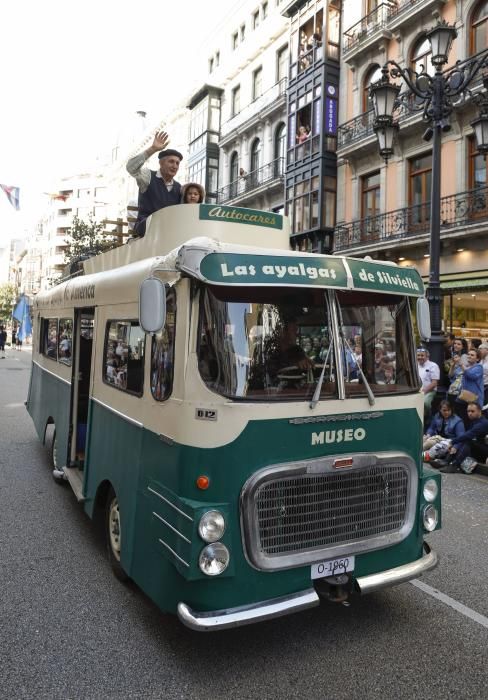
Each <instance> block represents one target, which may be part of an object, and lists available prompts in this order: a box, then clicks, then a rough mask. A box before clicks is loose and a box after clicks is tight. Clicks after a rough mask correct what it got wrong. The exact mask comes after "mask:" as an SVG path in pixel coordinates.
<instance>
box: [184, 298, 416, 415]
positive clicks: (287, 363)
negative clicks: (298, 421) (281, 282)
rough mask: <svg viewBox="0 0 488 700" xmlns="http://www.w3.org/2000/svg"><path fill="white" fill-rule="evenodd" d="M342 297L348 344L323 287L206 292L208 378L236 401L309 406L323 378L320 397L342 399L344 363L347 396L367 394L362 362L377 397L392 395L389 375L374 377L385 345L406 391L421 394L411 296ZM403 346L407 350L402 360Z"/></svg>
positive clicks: (203, 354) (203, 329)
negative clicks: (340, 335) (339, 334)
mask: <svg viewBox="0 0 488 700" xmlns="http://www.w3.org/2000/svg"><path fill="white" fill-rule="evenodd" d="M338 296H339V303H340V314H339V317H340V318H339V320H340V326H341V327H342V330H343V332H344V337H343V338H342V339H341V340H340V342H339V340H338V337H337V332H336V333H334V332H333V330H332V328H333V323H332V319H331V318H330V317H329V316H330V314H329V308H328V303H327V292H324V290H322V289H308V288H296V289H290V288H289V287H288V288H285V287H256V288H253V289H250V288H245V287H233V288H232V287H212V286H202V292H201V297H200V318H199V333H198V366H199V371H200V375H201V377H202V379H203V380H204V382H205V383H206V385H207V386H208V387H209V388H210V389H212V391H215V392H217V393H219V394H221V395H224V396H228V397H229V398H233V399H247V400H252V401H259V400H263V401H264V400H265V401H272V400H277V401H283V400H289V401H290V400H293V401H300V400H303V401H306V400H311V399H312V397H313V395H314V391H315V389H316V387H317V383H318V382H319V379H320V377H321V374H322V372H323V378H322V382H321V387H320V399H331V398H338V386H337V376H338V372H337V358H338V357H339V358H340V362H341V364H342V368H341V372H342V374H343V375H344V381H345V382H346V392H347V395H351V396H352V395H363V394H365V393H366V388H365V386H364V385H363V383H362V379H361V377H360V373H359V372H358V368H357V364H358V363H361V366H362V367H363V368H364V373H365V376H366V378H367V381H368V382H369V383H370V384H371V386H372V389H373V391H374V393H375V395H377V394H382V393H391V391H392V389H391V387H392V386H393V385H392V384H391V383H390V382H389V380H388V370H387V371H386V372H383V374H381V376H380V373H379V371H378V373H377V374H376V375H375V374H374V371H375V369H376V365H375V358H376V354H375V352H376V351H375V345H379V344H380V340H381V342H382V343H383V344H384V345H385V346H386V349H385V354H388V353H389V355H388V357H389V359H390V361H391V363H392V364H393V365H395V369H396V372H395V381H396V378H397V377H398V382H399V384H398V387H399V389H400V390H402V391H405V390H410V391H412V390H415V391H416V390H418V380H417V378H416V374H415V365H414V364H413V358H414V357H415V355H414V353H413V349H412V347H411V343H412V341H411V340H408V338H409V335H408V334H409V332H410V320H409V309H408V304H407V303H406V302H404V300H403V298H401V297H393V296H392V297H386V296H384V295H382V296H381V297H380V296H379V295H378V294H376V295H374V294H370V295H368V294H364V293H361V294H359V293H357V292H351V293H348V292H347V293H346V292H345V293H341V294H340V295H338ZM333 298H335V295H334V297H332V296H331V299H333ZM332 303H335V302H332ZM397 333H398V334H399V335H398V337H397ZM334 338H336V341H335V346H336V347H334ZM396 347H399V348H403V349H402V352H401V353H399V356H398V358H397V357H396V353H395V348H396ZM393 355H395V357H393ZM397 364H398V369H397V368H396V365H397ZM384 376H386V377H387V378H386V379H384ZM341 381H342V380H341Z"/></svg>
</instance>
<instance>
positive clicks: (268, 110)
mask: <svg viewBox="0 0 488 700" xmlns="http://www.w3.org/2000/svg"><path fill="white" fill-rule="evenodd" d="M287 82H288V81H287V79H286V78H283V79H282V80H280V82H279V83H275V84H274V85H273V87H271V88H270V89H269V90H266V92H263V94H262V95H260V96H259V97H257V98H256V99H255V100H253V101H252V102H250V103H249V104H248V105H246V106H245V107H243V108H242V109H241V110H240V111H239V112H238V113H237V114H235V115H233V116H232V117H231V118H230V119H228V120H227V121H226V122H224V123H223V124H222V126H221V128H220V142H219V145H220V146H221V147H222V146H225V145H226V144H227V143H228V142H230V141H232V140H234V139H235V138H236V136H238V135H240V134H242V133H243V132H244V131H246V129H248V128H249V127H250V126H252V125H253V124H254V123H255V122H256V121H258V120H261V119H265V118H266V117H268V116H269V115H270V114H273V112H275V111H276V110H278V109H282V108H283V107H284V106H285V105H286V86H287Z"/></svg>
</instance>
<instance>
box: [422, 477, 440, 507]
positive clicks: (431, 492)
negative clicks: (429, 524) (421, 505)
mask: <svg viewBox="0 0 488 700" xmlns="http://www.w3.org/2000/svg"><path fill="white" fill-rule="evenodd" d="M438 493H439V487H438V486H437V481H435V479H427V481H426V482H425V484H424V498H425V500H426V501H427V503H432V501H435V499H436V498H437V495H438Z"/></svg>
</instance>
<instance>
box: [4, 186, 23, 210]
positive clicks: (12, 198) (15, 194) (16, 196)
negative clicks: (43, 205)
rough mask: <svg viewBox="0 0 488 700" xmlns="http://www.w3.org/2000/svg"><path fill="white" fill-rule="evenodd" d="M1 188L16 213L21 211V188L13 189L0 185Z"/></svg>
mask: <svg viewBox="0 0 488 700" xmlns="http://www.w3.org/2000/svg"><path fill="white" fill-rule="evenodd" d="M0 187H1V188H2V190H3V191H4V192H5V194H6V195H7V199H8V201H9V202H10V204H11V205H12V206H13V208H14V209H15V211H19V209H20V188H19V187H12V186H11V185H0Z"/></svg>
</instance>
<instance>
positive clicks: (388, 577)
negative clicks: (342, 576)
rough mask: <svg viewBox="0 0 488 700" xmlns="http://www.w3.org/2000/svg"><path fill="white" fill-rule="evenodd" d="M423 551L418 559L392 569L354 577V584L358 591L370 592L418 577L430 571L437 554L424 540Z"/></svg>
mask: <svg viewBox="0 0 488 700" xmlns="http://www.w3.org/2000/svg"><path fill="white" fill-rule="evenodd" d="M424 549H425V553H424V554H423V555H422V557H421V558H420V559H417V560H416V561H412V562H409V563H408V564H403V565H402V566H397V567H395V568H394V569H387V570H386V571H380V573H378V574H370V575H369V576H360V577H359V578H357V579H356V584H357V586H358V588H359V591H360V593H371V592H372V591H378V590H380V589H381V588H387V587H389V586H397V585H398V584H399V583H405V582H406V581H410V580H411V579H413V578H418V577H419V576H421V575H422V574H425V572H426V571H430V570H431V569H434V568H435V567H436V566H437V563H438V557H437V554H436V553H435V552H434V551H433V550H432V549H431V548H430V547H429V545H428V544H427V543H426V542H424Z"/></svg>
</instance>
